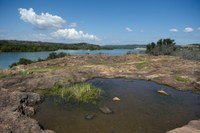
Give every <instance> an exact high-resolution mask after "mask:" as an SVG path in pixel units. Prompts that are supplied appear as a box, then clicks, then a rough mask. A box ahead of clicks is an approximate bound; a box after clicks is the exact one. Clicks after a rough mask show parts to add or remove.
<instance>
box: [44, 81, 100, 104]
mask: <svg viewBox="0 0 200 133" xmlns="http://www.w3.org/2000/svg"><path fill="white" fill-rule="evenodd" d="M101 93H102V90H101V89H99V88H97V87H95V86H93V85H91V84H89V83H78V84H74V85H72V86H70V87H64V86H62V85H59V84H55V85H54V86H53V87H52V88H51V89H50V90H49V91H43V92H42V94H44V95H53V96H59V97H61V98H62V99H64V100H67V101H76V102H78V103H95V102H96V100H97V99H98V98H99V96H100V94H101Z"/></svg>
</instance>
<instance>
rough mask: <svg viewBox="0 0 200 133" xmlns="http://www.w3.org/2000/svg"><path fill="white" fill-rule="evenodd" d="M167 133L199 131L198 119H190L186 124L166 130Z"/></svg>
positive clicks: (199, 122)
mask: <svg viewBox="0 0 200 133" xmlns="http://www.w3.org/2000/svg"><path fill="white" fill-rule="evenodd" d="M167 133H200V120H192V121H190V122H189V123H188V124H187V125H185V126H183V127H180V128H176V129H174V130H171V131H168V132H167Z"/></svg>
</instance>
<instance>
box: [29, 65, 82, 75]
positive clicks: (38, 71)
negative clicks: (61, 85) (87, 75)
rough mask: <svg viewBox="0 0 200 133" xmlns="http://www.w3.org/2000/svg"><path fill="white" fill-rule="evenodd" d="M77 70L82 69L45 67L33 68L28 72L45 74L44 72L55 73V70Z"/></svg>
mask: <svg viewBox="0 0 200 133" xmlns="http://www.w3.org/2000/svg"><path fill="white" fill-rule="evenodd" d="M64 69H66V70H79V69H83V67H80V66H49V67H45V68H33V69H29V71H31V72H33V73H45V72H49V71H57V70H64Z"/></svg>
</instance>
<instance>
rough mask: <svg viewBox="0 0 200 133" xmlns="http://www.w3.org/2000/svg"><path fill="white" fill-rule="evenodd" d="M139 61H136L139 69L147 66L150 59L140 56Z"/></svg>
mask: <svg viewBox="0 0 200 133" xmlns="http://www.w3.org/2000/svg"><path fill="white" fill-rule="evenodd" d="M137 60H138V62H137V63H136V67H137V69H142V68H144V67H145V66H146V64H147V63H148V59H147V58H145V57H139V58H137Z"/></svg>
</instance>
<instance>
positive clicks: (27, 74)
mask: <svg viewBox="0 0 200 133" xmlns="http://www.w3.org/2000/svg"><path fill="white" fill-rule="evenodd" d="M0 74H1V75H5V77H3V78H0V83H1V84H0V88H1V90H0V101H1V105H0V106H1V110H0V111H1V113H0V119H1V120H2V121H1V123H0V132H6V131H13V132H17V131H19V132H21V131H23V132H26V130H27V131H28V132H30V133H39V132H41V133H53V131H50V130H43V129H42V128H41V127H40V126H39V124H38V122H37V121H35V120H34V119H31V118H30V117H29V116H31V115H33V114H34V113H35V111H36V110H35V109H34V106H35V105H36V104H38V103H40V102H41V101H42V98H41V97H40V96H39V94H38V93H37V91H38V90H40V89H50V88H51V87H52V86H53V85H54V84H55V83H57V82H59V83H61V84H65V85H66V84H67V85H69V84H73V83H76V82H84V81H86V80H89V79H92V78H97V77H99V78H130V79H143V80H151V81H154V82H157V83H159V84H165V85H168V86H171V87H173V88H174V89H177V90H190V91H193V92H200V77H199V75H200V62H199V61H191V60H184V59H181V58H179V57H175V56H150V55H147V54H130V55H120V56H112V55H103V54H99V55H76V56H67V57H63V58H58V59H53V60H48V61H43V62H37V63H33V64H30V65H26V66H24V65H21V66H16V67H14V68H12V69H7V70H0ZM6 75H7V76H6ZM30 125H32V126H30ZM25 127H26V128H25ZM1 130H2V131H1Z"/></svg>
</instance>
